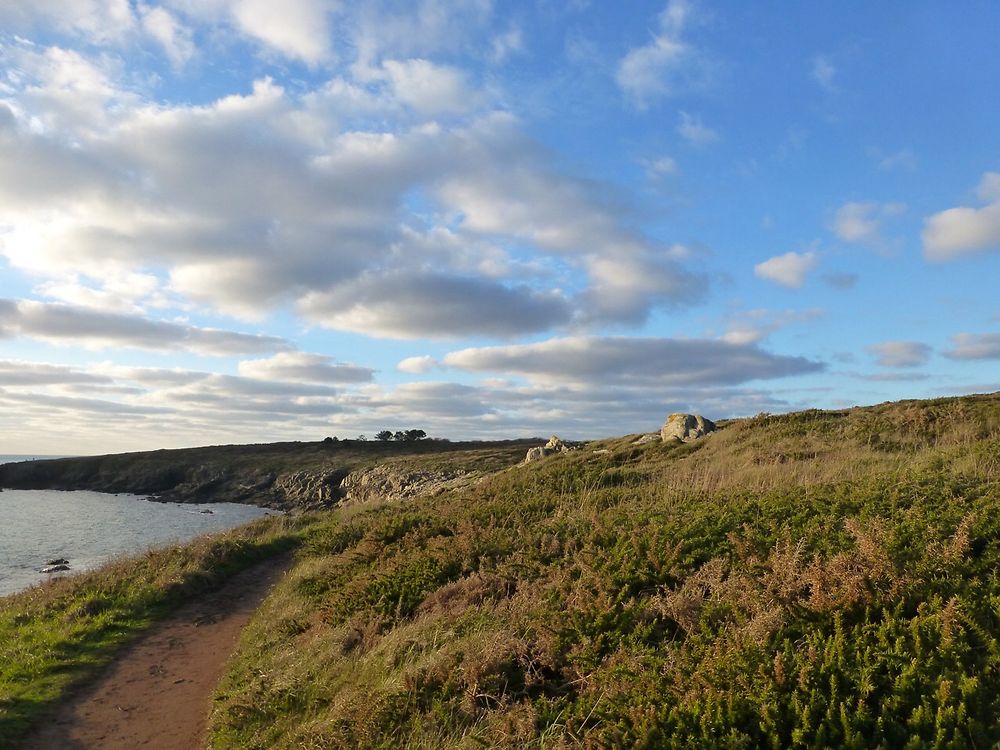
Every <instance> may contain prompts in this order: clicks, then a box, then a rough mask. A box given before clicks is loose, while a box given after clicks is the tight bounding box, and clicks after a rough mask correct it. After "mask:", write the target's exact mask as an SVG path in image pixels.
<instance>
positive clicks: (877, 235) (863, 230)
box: [830, 202, 906, 248]
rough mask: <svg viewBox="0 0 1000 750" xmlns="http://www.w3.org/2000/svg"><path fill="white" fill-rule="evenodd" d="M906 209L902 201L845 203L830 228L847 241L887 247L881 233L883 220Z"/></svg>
mask: <svg viewBox="0 0 1000 750" xmlns="http://www.w3.org/2000/svg"><path fill="white" fill-rule="evenodd" d="M905 211H906V206H905V205H903V204H902V203H874V202H869V203H853V202H852V203H845V204H844V205H843V206H841V207H840V208H838V209H837V213H836V215H835V216H834V219H833V222H832V223H831V225H830V228H831V229H832V230H833V232H834V234H836V235H837V236H838V237H839V238H840V239H842V240H844V241H845V242H857V243H861V244H866V245H871V246H874V247H879V248H885V247H887V243H886V241H885V239H884V238H883V237H882V235H881V231H882V224H883V222H884V221H885V220H887V219H891V218H893V217H896V216H899V215H901V214H903V213H904V212H905Z"/></svg>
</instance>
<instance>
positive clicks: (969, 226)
mask: <svg viewBox="0 0 1000 750" xmlns="http://www.w3.org/2000/svg"><path fill="white" fill-rule="evenodd" d="M976 195H977V197H978V198H979V199H980V200H981V201H982V202H984V203H986V204H987V205H986V206H984V207H982V208H967V207H959V208H949V209H947V210H946V211H941V212H940V213H936V214H933V215H932V216H929V217H927V218H926V219H924V231H923V235H922V237H923V241H924V257H925V258H927V259H928V260H935V261H942V260H953V259H955V258H958V257H961V256H963V255H969V254H972V253H976V252H980V251H983V250H1000V173H998V172H987V173H986V174H984V175H983V179H982V180H981V181H980V183H979V187H978V189H977V191H976Z"/></svg>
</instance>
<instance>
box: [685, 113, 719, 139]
mask: <svg viewBox="0 0 1000 750" xmlns="http://www.w3.org/2000/svg"><path fill="white" fill-rule="evenodd" d="M680 115H681V119H680V122H679V123H677V134H678V135H679V136H680V137H681V138H683V139H684V140H685V141H687V142H688V143H692V144H694V145H695V146H707V145H709V144H711V143H715V142H716V141H718V140H719V133H718V132H717V131H715V130H712V128H710V127H708V126H706V125H705V124H704V123H702V121H701V118H700V117H698V116H696V115H690V114H688V113H687V112H681V113H680Z"/></svg>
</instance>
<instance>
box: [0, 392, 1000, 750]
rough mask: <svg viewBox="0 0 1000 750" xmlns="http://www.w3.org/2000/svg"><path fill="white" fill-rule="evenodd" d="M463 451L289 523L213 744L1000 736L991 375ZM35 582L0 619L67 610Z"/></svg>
mask: <svg viewBox="0 0 1000 750" xmlns="http://www.w3.org/2000/svg"><path fill="white" fill-rule="evenodd" d="M653 426H654V425H650V427H653ZM534 445H535V446H537V443H535V444H534ZM515 448H516V449H515ZM321 450H324V449H323V448H322V447H316V446H312V447H310V448H309V449H308V451H309V452H308V455H313V453H312V452H315V451H321ZM400 450H402V449H401V448H400ZM475 450H486V451H488V452H489V455H491V456H493V459H492V460H493V461H494V463H492V464H489V463H488V462H483V463H482V464H481V465H480V466H479V467H478V474H477V475H476V477H475V479H474V480H472V481H465V482H457V483H455V484H451V485H442V486H438V487H436V488H435V489H434V491H433V493H431V494H420V495H416V496H413V497H410V498H406V499H402V500H397V501H393V502H388V501H385V500H381V501H379V500H375V499H374V496H373V497H370V498H369V500H371V501H370V502H367V503H353V504H348V505H346V506H339V507H337V508H335V509H333V510H328V511H323V512H321V513H316V514H306V515H304V516H301V517H300V518H299V519H297V521H296V525H295V528H294V533H293V536H294V539H295V544H296V545H297V547H298V552H297V556H296V562H295V564H294V567H293V568H292V570H291V571H290V573H289V574H288V575H287V576H286V577H285V578H284V579H283V580H282V582H281V583H279V584H278V586H277V587H276V588H275V589H274V590H273V591H272V593H271V595H270V596H269V598H268V599H267V600H266V601H265V602H264V604H263V606H262V607H261V609H260V610H259V611H258V612H257V614H256V615H255V617H254V618H253V620H252V621H251V623H250V625H249V626H248V628H247V630H246V631H245V633H244V637H243V639H242V640H241V643H240V646H239V650H238V652H237V654H236V656H235V658H234V659H233V661H232V662H231V664H230V666H229V669H228V672H227V674H226V676H225V678H224V679H223V681H222V683H221V684H220V686H219V689H218V691H217V694H216V698H215V701H214V710H213V712H212V715H211V717H210V727H211V746H212V747H216V748H234V747H239V748H297V747H343V748H348V747H385V748H388V747H456V748H457V747H509V748H522V747H529V748H532V747H533V748H542V747H573V746H585V747H692V748H695V747H697V748H703V747H727V748H734V747H746V748H751V747H816V748H820V747H859V748H862V747H863V748H869V747H885V748H895V747H911V748H918V747H942V748H943V747H967V746H976V747H987V746H991V745H993V744H994V743H997V742H1000V724H998V723H997V721H996V718H995V717H996V716H997V715H998V712H1000V689H998V688H997V684H998V682H997V679H998V677H1000V638H998V635H1000V615H998V610H997V607H996V602H998V601H1000V580H998V579H997V577H996V575H995V570H996V569H997V568H998V567H1000V394H993V395H987V396H970V397H964V398H947V399H935V400H930V401H907V402H899V403H893V404H882V405H879V406H874V407H868V408H856V409H848V410H841V411H818V410H810V411H805V412H799V413H795V414H786V415H767V414H761V415H758V416H756V417H752V418H748V419H739V420H728V421H720V422H719V423H718V429H717V430H716V431H715V432H713V433H711V434H709V435H707V436H705V437H701V438H699V439H697V440H693V441H692V442H689V443H681V442H677V441H672V440H668V441H660V440H646V441H643V439H642V436H641V435H630V436H623V437H620V438H614V439H609V440H602V441H596V442H592V443H589V444H586V445H584V446H582V447H581V448H580V449H578V450H573V451H567V452H556V453H553V454H551V455H546V456H544V457H541V458H539V459H538V460H535V461H532V462H531V463H527V464H522V463H520V459H521V458H523V456H524V445H523V444H513V443H512V444H508V445H506V446H505V447H503V448H502V449H501V448H499V447H497V446H492V447H482V446H480V447H479V448H477V449H475ZM504 451H509V452H508V453H505V452H504ZM459 453H461V451H459ZM220 455H221V454H220ZM316 455H319V454H318V453H317V454H316ZM472 455H473V454H472V453H468V454H466V455H465V457H464V458H459V457H457V455H455V454H452V453H449V452H447V451H444V452H435V451H432V452H428V453H425V454H420V455H418V456H401V455H389V454H386V455H384V456H379V457H377V458H376V457H375V456H372V455H369V456H368V457H367V459H365V460H366V461H368V463H367V464H365V466H366V468H365V469H364V470H365V471H373V470H376V469H378V468H379V465H380V464H379V459H384V460H385V461H386V462H387V463H389V464H393V462H401V463H396V464H395V465H396V466H397V467H399V466H404V465H407V466H413V465H416V464H419V465H420V466H421V467H422V468H421V470H423V471H427V472H435V471H439V470H441V471H443V469H442V466H443V464H440V463H436V462H442V461H443V462H446V463H447V462H452V463H451V464H449V465H450V466H452V468H455V467H456V465H457V464H456V463H455V462H458V463H461V464H462V465H463V466H464V468H465V469H469V468H471V467H472V466H473V464H474V463H475V461H470V459H471V456H472ZM122 460H125V459H122ZM310 460H312V459H310ZM317 460H318V459H317ZM478 460H479V459H476V461H478ZM251 463H253V462H251ZM362 463H364V461H360V459H359V464H358V465H359V466H360V465H361V464H362ZM324 465H325V464H324ZM317 466H318V464H317ZM298 470H301V469H300V467H297V466H295V465H294V462H293V463H289V464H287V465H285V469H284V471H286V472H290V473H294V471H298ZM310 470H313V469H310ZM282 538H283V539H284V538H288V537H287V534H286V537H282ZM283 543H285V542H283ZM288 543H290V542H288ZM145 564H147V565H151V564H152V563H150V562H148V561H147V563H145ZM66 585H67V586H69V585H70V584H68V583H67V584H66ZM80 585H81V586H83V585H84V584H80ZM68 591H69V593H68V594H67V596H68V597H71V598H72V600H73V601H74V602H76V605H75V606H79V602H80V601H81V599H83V600H86V597H87V596H91V595H92V594H88V593H87V591H88V590H87V589H85V588H83V589H80V588H70V589H68ZM27 598H28V597H22V600H17V599H16V597H15V598H13V599H12V600H11V601H15V600H17V601H22V603H21V604H15V605H8V607H7V610H6V614H5V610H4V609H3V608H0V626H2V624H3V622H5V619H4V618H5V617H14V616H17V617H21V618H22V619H21V620H19V622H21V623H22V624H23V623H24V622H25V620H24V619H23V618H24V617H28V616H29V614H30V613H34V614H30V618H36V620H37V622H38V623H44V622H45V621H46V620H45V617H53V616H62V615H59V614H58V613H59V612H61V611H62V610H59V608H58V607H57V606H56V604H54V603H53V601H52V600H51V599H47V600H45V602H46V603H45V608H44V609H39V610H35V609H32V608H31V607H32V605H30V604H28V603H24V602H26V601H27ZM67 606H68V605H67ZM51 612H55V613H57V614H56V615H51V614H48V615H47V614H46V613H51ZM95 620H96V618H95ZM31 621H32V622H34V621H35V620H31ZM75 626H76V627H78V628H85V627H91V626H92V627H94V628H97V629H99V628H100V623H99V622H96V621H95V622H93V623H91V621H90V620H88V619H86V618H84V619H83V620H81V621H77V622H76V625H75Z"/></svg>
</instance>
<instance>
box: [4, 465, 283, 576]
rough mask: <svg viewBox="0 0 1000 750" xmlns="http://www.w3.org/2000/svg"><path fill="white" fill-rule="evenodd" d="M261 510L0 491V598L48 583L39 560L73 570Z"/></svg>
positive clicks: (183, 538)
mask: <svg viewBox="0 0 1000 750" xmlns="http://www.w3.org/2000/svg"><path fill="white" fill-rule="evenodd" d="M3 458H4V457H0V462H2V460H3ZM202 510H211V511H212V513H211V514H208V513H201V512H200V511H202ZM269 513H270V514H273V513H276V511H273V510H268V509H267V508H258V507H256V506H253V505H238V504H236V503H206V504H201V505H193V504H183V505H182V504H178V503H158V502H153V501H151V500H146V499H145V498H142V497H138V496H136V495H109V494H105V493H101V492H86V491H75V492H60V491H55V490H4V491H3V492H0V596H4V595H5V594H10V593H13V592H15V591H19V590H20V589H23V588H26V587H28V586H30V585H31V584H33V583H38V582H40V581H44V580H45V579H46V578H48V577H49V574H44V573H39V572H38V570H39V568H41V567H43V566H44V565H45V562H46V560H50V559H53V558H58V557H63V558H66V559H67V560H69V563H70V567H71V569H72V572H78V571H82V570H87V569H89V568H94V567H97V566H98V565H100V564H101V563H103V562H106V561H108V560H110V559H111V558H113V557H115V556H117V555H121V554H123V553H136V552H141V551H143V550H145V549H148V548H149V547H152V546H158V545H163V544H168V543H170V542H177V541H186V540H189V539H193V538H194V537H196V536H199V535H200V534H205V533H208V532H211V531H222V530H224V529H230V528H233V527H234V526H239V525H241V524H244V523H246V522H247V521H251V520H253V519H254V518H259V517H260V516H263V515H266V514H269ZM54 575H63V574H54Z"/></svg>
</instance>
